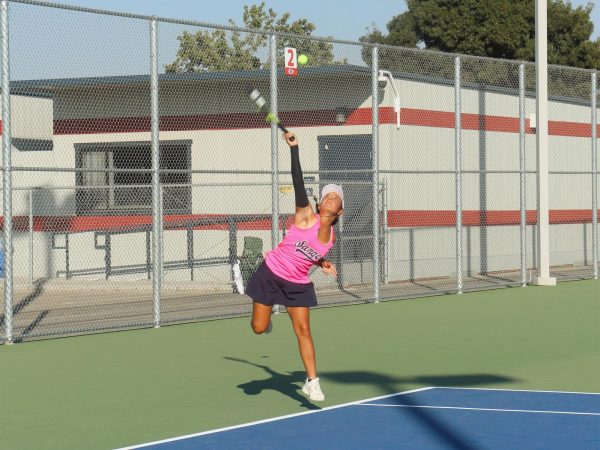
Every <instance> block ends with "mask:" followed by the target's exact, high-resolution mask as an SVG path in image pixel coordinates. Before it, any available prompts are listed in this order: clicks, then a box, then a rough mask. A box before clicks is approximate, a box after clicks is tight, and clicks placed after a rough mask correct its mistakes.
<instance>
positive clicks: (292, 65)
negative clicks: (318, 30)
mask: <svg viewBox="0 0 600 450" xmlns="http://www.w3.org/2000/svg"><path fill="white" fill-rule="evenodd" d="M297 54H298V53H297V52H296V49H295V48H294V47H285V48H284V50H283V55H284V63H285V68H284V73H285V74H286V75H287V76H288V77H296V76H298V62H297V61H298V60H297Z"/></svg>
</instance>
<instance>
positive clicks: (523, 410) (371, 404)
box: [355, 403, 600, 416]
mask: <svg viewBox="0 0 600 450" xmlns="http://www.w3.org/2000/svg"><path fill="white" fill-rule="evenodd" d="M355 406H379V407H384V408H385V407H387V408H427V409H464V410H467V411H498V412H521V413H537V414H571V415H575V416H600V413H587V412H571V411H542V410H540V411H538V410H534V409H499V408H466V407H462V406H428V405H382V404H379V403H360V404H358V405H355Z"/></svg>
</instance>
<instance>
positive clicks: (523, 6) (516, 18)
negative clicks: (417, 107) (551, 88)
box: [361, 0, 600, 69]
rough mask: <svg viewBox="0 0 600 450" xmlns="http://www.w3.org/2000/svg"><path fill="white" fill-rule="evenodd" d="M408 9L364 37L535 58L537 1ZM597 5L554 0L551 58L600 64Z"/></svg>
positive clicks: (417, 3)
mask: <svg viewBox="0 0 600 450" xmlns="http://www.w3.org/2000/svg"><path fill="white" fill-rule="evenodd" d="M406 3H407V6H408V10H407V11H406V12H404V13H402V14H400V15H398V16H395V17H394V18H392V20H390V22H389V23H388V24H387V28H388V32H389V33H388V34H387V35H384V34H383V33H382V32H381V31H380V30H377V29H376V28H374V29H370V30H369V33H368V34H367V35H365V36H363V37H362V38H361V40H362V41H364V42H378V43H383V44H390V45H400V46H404V47H413V48H415V47H424V48H426V49H430V50H440V51H443V52H452V53H463V54H467V55H475V56H489V57H492V58H505V59H518V60H525V61H533V60H534V59H535V40H534V39H535V3H534V1H533V0H527V1H524V0H406ZM592 9H593V5H592V4H588V5H587V6H578V7H575V8H574V7H573V5H571V4H570V3H569V2H567V1H565V0H548V62H549V63H550V64H562V65H569V66H575V67H581V68H586V69H592V68H598V67H600V39H597V40H596V41H592V40H591V39H590V37H591V35H592V32H593V31H594V24H593V22H592V21H591V18H590V15H591V12H592Z"/></svg>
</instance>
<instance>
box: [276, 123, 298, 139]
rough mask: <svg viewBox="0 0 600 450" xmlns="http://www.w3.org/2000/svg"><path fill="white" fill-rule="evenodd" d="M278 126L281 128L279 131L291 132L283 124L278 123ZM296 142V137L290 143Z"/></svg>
mask: <svg viewBox="0 0 600 450" xmlns="http://www.w3.org/2000/svg"><path fill="white" fill-rule="evenodd" d="M277 126H278V127H279V129H280V130H281V131H283V132H284V133H289V132H290V131H289V130H288V129H287V128H286V127H284V126H283V125H282V124H281V122H277ZM295 140H296V138H295V137H293V136H292V137H291V138H290V141H292V142H294V141H295Z"/></svg>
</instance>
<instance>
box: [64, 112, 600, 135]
mask: <svg viewBox="0 0 600 450" xmlns="http://www.w3.org/2000/svg"><path fill="white" fill-rule="evenodd" d="M371 114H372V110H371V108H357V109H355V110H352V111H351V112H350V113H349V114H348V116H347V117H346V121H345V123H344V124H343V125H345V126H353V125H371ZM335 116H336V111H335V110H314V111H288V112H282V113H280V119H281V120H282V122H283V123H285V124H286V125H287V126H288V127H296V128H297V127H325V126H339V124H338V123H336V121H335ZM379 122H380V124H384V125H385V124H388V125H389V124H395V123H396V113H395V111H394V109H393V108H391V107H381V108H380V109H379ZM525 122H526V125H525V127H526V128H525V131H526V132H527V133H529V134H532V133H533V130H532V129H531V128H530V127H529V120H526V121H525ZM400 123H401V124H402V125H412V126H423V127H432V128H454V113H453V112H447V111H434V110H426V109H413V108H402V109H401V111H400ZM461 123H462V129H464V130H478V131H497V132H504V133H518V132H519V119H518V118H516V117H505V116H493V115H480V114H472V113H462V114H461ZM268 127H269V125H268V124H267V123H266V122H265V121H264V115H263V114H258V113H229V114H206V115H193V116H162V117H161V118H160V129H161V131H190V130H233V129H255V128H268ZM149 131H150V118H149V117H112V118H90V119H60V120H55V121H54V134H57V135H62V134H102V133H137V132H149ZM548 133H549V134H550V135H552V136H572V137H591V135H592V126H591V123H579V122H565V121H552V120H550V121H548ZM598 135H600V125H598Z"/></svg>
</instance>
